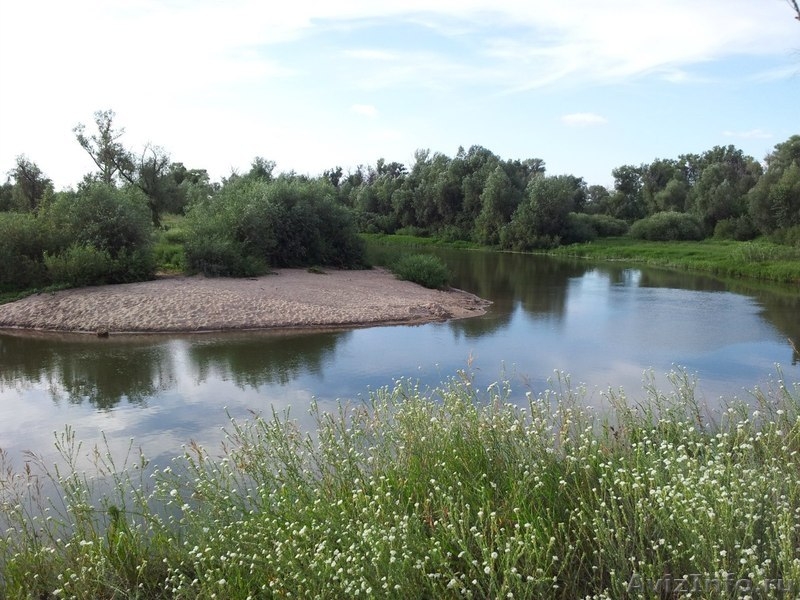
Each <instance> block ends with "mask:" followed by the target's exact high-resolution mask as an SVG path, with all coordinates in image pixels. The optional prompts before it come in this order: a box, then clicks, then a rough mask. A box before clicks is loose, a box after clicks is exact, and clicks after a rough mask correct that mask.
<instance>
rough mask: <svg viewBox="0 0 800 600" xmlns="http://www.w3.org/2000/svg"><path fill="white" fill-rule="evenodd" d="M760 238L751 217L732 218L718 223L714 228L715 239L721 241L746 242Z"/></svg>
mask: <svg viewBox="0 0 800 600" xmlns="http://www.w3.org/2000/svg"><path fill="white" fill-rule="evenodd" d="M757 236H758V231H757V230H756V227H755V225H754V224H753V220H752V219H751V218H750V215H741V216H739V217H730V218H728V219H723V220H722V221H717V224H716V226H715V227H714V238H715V239H720V240H737V241H739V242H745V241H748V240H752V239H754V238H755V237H757Z"/></svg>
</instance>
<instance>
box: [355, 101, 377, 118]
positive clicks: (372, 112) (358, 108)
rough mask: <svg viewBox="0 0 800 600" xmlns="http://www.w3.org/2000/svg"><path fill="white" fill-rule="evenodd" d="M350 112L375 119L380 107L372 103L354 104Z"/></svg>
mask: <svg viewBox="0 0 800 600" xmlns="http://www.w3.org/2000/svg"><path fill="white" fill-rule="evenodd" d="M350 112H353V113H355V114H357V115H361V116H363V117H369V118H370V119H374V118H375V117H377V116H378V109H377V108H375V107H374V106H372V105H371V104H353V106H351V107H350Z"/></svg>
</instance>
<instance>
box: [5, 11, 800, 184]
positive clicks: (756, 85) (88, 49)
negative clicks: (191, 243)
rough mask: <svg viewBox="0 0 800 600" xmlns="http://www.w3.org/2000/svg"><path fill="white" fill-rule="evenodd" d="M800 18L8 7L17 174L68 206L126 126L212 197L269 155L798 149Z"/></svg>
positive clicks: (301, 161) (330, 159)
mask: <svg viewBox="0 0 800 600" xmlns="http://www.w3.org/2000/svg"><path fill="white" fill-rule="evenodd" d="M793 17H794V12H793V9H792V7H791V5H790V3H789V2H788V0H644V1H643V0H638V1H634V0H605V1H603V2H598V1H597V0H569V1H567V0H424V1H423V0H326V1H324V2H323V1H322V0H290V1H288V2H281V3H278V2H274V1H272V2H271V1H267V0H225V1H224V2H222V1H217V0H213V1H212V0H126V1H124V2H123V1H118V0H70V1H69V2H65V1H64V0H13V1H12V0H0V175H2V180H5V174H6V173H7V172H8V171H10V170H11V169H12V168H13V167H14V165H15V159H16V157H17V156H19V155H25V156H26V157H27V158H28V159H30V160H32V161H34V162H35V163H36V164H37V165H38V166H39V167H40V168H41V169H42V171H43V172H44V173H45V175H47V176H48V177H50V178H51V179H52V180H53V182H54V184H55V186H56V189H64V188H67V187H70V186H74V185H75V184H77V182H79V181H80V180H81V179H82V177H83V175H84V174H86V173H89V172H91V171H93V170H94V164H93V163H92V161H91V158H90V157H89V156H88V155H87V154H86V153H85V152H84V151H83V149H81V147H80V146H79V145H78V143H77V141H76V140H75V135H74V133H73V129H74V127H75V126H76V125H77V124H78V123H83V124H85V125H86V126H87V131H88V132H92V131H93V130H94V125H93V118H94V113H95V111H98V110H106V109H111V110H113V111H114V112H115V113H116V117H115V123H116V125H117V126H118V127H119V128H124V135H123V136H122V138H121V141H122V142H123V143H124V144H125V145H126V147H128V148H129V149H131V150H133V151H141V150H142V148H143V147H144V146H145V145H146V144H148V143H149V144H154V145H157V146H160V147H162V148H163V149H164V150H165V151H166V152H168V153H169V155H170V156H171V159H172V160H173V161H176V162H182V163H184V165H186V167H187V168H203V169H207V170H208V172H209V174H210V176H211V178H212V180H219V179H220V178H222V177H226V176H228V175H230V174H231V173H232V172H234V171H235V172H239V173H243V172H246V171H247V170H249V166H250V164H251V163H252V160H253V159H254V158H255V157H257V156H261V157H264V158H266V159H268V160H273V161H275V162H276V163H277V171H278V172H287V171H292V170H293V171H295V172H298V173H303V174H309V175H312V176H314V175H319V174H321V173H322V172H323V171H324V170H325V169H329V168H332V167H335V166H341V167H343V169H344V170H345V172H347V171H351V170H354V169H355V168H356V167H357V166H358V165H362V164H363V165H368V164H371V165H374V164H375V163H376V162H377V160H378V159H379V158H384V159H385V160H386V161H387V162H391V161H397V162H401V163H403V164H405V165H407V166H410V165H412V164H413V163H414V160H415V158H414V155H415V151H417V150H419V149H428V150H430V151H431V152H432V153H433V152H441V153H443V154H446V155H447V156H454V155H455V154H456V153H457V152H458V149H459V147H460V146H463V147H464V148H465V149H468V148H469V147H470V146H473V145H480V146H483V147H485V148H488V149H489V150H491V151H492V152H494V153H495V154H497V155H498V156H500V157H501V158H502V159H521V160H522V159H526V158H540V159H543V160H544V161H545V165H546V168H547V173H548V174H551V175H557V174H571V175H576V176H580V177H583V178H584V180H586V182H587V183H588V184H590V185H592V184H600V185H607V186H611V185H613V176H612V174H611V171H612V169H614V168H615V167H618V166H621V165H624V164H633V165H639V164H642V163H649V162H651V161H653V160H654V159H656V158H677V157H678V156H679V155H681V154H685V153H701V152H704V151H706V150H709V149H711V148H713V147H714V146H718V145H728V144H733V145H735V146H736V147H738V148H740V149H741V150H743V151H744V153H745V154H748V155H750V156H753V157H755V158H757V159H759V160H761V159H763V158H764V157H765V156H766V155H767V154H768V153H769V152H770V151H771V150H772V149H773V148H774V146H775V145H776V144H778V143H781V142H783V141H785V140H786V139H788V138H789V137H790V136H791V135H794V134H798V133H800V108H799V107H800V22H798V21H797V20H795V19H794V18H793Z"/></svg>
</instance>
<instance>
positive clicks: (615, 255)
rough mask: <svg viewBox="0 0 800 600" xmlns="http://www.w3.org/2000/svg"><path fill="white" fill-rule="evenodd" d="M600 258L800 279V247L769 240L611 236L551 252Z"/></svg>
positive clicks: (729, 274) (769, 278) (725, 273)
mask: <svg viewBox="0 0 800 600" xmlns="http://www.w3.org/2000/svg"><path fill="white" fill-rule="evenodd" d="M550 254H553V255H556V256H574V257H579V258H589V259H599V260H622V261H629V262H635V263H644V264H648V265H654V266H662V267H669V268H676V269H684V270H692V271H704V272H708V273H712V274H714V275H719V276H723V277H738V278H749V279H760V280H765V281H775V282H780V283H800V248H796V247H792V246H784V245H780V244H774V243H771V242H767V241H754V242H733V241H718V240H704V241H701V242H648V241H643V240H632V239H630V238H607V239H601V240H597V241H595V242H590V243H585V244H574V245H571V246H562V247H561V248H558V249H556V250H553V251H551V252H550Z"/></svg>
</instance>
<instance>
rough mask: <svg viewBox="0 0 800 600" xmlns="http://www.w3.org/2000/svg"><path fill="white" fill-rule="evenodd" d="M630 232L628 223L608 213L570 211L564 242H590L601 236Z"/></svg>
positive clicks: (613, 235)
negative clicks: (593, 213)
mask: <svg viewBox="0 0 800 600" xmlns="http://www.w3.org/2000/svg"><path fill="white" fill-rule="evenodd" d="M627 232H628V223H627V222H625V221H623V220H622V219H615V218H614V217H609V216H608V215H591V214H587V213H575V212H573V213H569V215H567V227H566V229H565V232H564V238H563V240H562V241H563V242H564V243H566V244H574V243H579V242H590V241H592V240H594V239H597V238H599V237H616V236H620V235H625V234H626V233H627Z"/></svg>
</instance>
